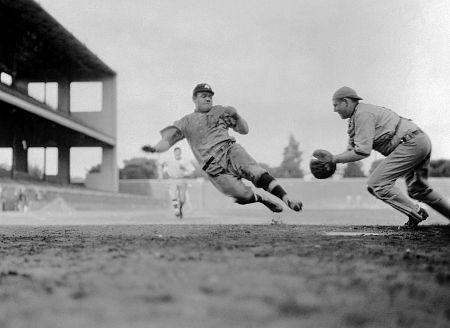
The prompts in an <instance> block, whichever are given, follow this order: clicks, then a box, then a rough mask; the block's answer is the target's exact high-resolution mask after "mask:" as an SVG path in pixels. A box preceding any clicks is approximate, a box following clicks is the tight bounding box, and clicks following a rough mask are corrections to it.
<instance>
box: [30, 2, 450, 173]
mask: <svg viewBox="0 0 450 328" xmlns="http://www.w3.org/2000/svg"><path fill="white" fill-rule="evenodd" d="M37 2H38V3H39V4H40V5H41V6H42V7H43V8H44V9H45V10H47V11H48V12H49V13H50V14H51V15H52V16H53V17H54V18H56V20H58V21H59V22H60V23H61V24H62V25H63V26H64V27H66V28H67V29H68V30H69V31H70V32H71V33H73V34H74V35H75V37H77V38H78V39H79V40H80V41H81V42H83V43H85V44H86V45H87V47H88V48H89V49H91V50H92V51H93V52H94V53H95V54H96V55H97V56H99V57H100V58H101V59H102V60H103V61H104V62H105V63H106V64H107V65H108V66H110V67H111V68H112V69H113V70H115V71H116V72H117V74H118V163H119V166H122V165H123V160H124V159H129V158H131V157H136V156H142V153H140V151H139V149H140V147H141V145H143V144H145V143H152V144H154V143H156V142H157V141H158V140H159V131H160V130H161V129H162V128H163V127H165V126H167V125H169V124H171V123H172V122H173V121H175V120H176V119H178V118H180V117H182V116H183V115H185V114H187V113H190V112H192V111H193V103H192V100H191V92H192V89H193V87H194V86H195V85H196V84H197V83H200V82H207V83H209V84H211V86H212V87H213V89H214V91H215V92H216V95H215V99H214V101H215V104H222V105H231V106H234V107H236V108H237V110H238V111H239V113H240V114H241V115H242V116H243V117H244V118H246V120H247V121H248V123H249V126H250V133H249V134H248V135H246V136H240V135H236V138H237V139H238V141H239V142H240V143H241V144H243V145H244V147H245V148H247V150H248V151H249V153H250V154H252V155H253V156H254V157H255V159H256V160H257V161H259V162H264V163H267V164H269V165H271V166H275V165H278V164H279V163H280V162H281V159H282V152H283V147H285V146H286V145H287V142H288V139H289V135H290V134H293V135H294V137H295V138H296V139H297V141H298V142H299V143H300V149H301V150H302V151H304V155H303V158H304V163H306V162H307V160H309V158H310V155H311V153H312V151H313V150H314V149H315V148H325V149H329V150H331V151H333V152H340V151H342V150H344V148H345V146H346V141H347V135H346V121H344V120H341V119H340V118H339V116H338V115H337V114H335V113H333V110H332V106H331V95H332V94H333V92H334V91H335V90H336V89H337V88H339V87H341V86H343V85H347V86H350V87H353V88H354V89H356V91H357V92H358V93H359V94H360V96H361V97H363V98H364V99H365V100H364V101H365V102H367V103H373V104H376V105H382V106H385V107H389V108H392V109H394V110H395V111H397V112H398V113H399V114H401V115H403V116H405V117H408V118H412V119H413V120H414V121H416V122H417V123H418V124H419V125H420V126H422V127H423V128H424V129H425V130H426V131H427V132H428V133H429V135H430V136H431V139H432V141H433V144H434V153H433V158H435V159H437V158H450V132H449V131H450V123H449V121H450V114H449V113H448V112H449V111H450V61H449V58H450V40H449V38H450V20H449V19H448V17H450V2H449V1H447V0H423V1H422V0H314V1H310V0H308V1H306V0H226V1H225V0H195V1H194V0H158V1H155V0H128V1H126V0H78V1H72V0H39V1H37ZM181 145H182V147H183V148H184V149H185V150H186V152H185V153H186V155H188V157H190V158H192V155H191V152H190V151H189V150H188V148H187V144H186V143H185V142H184V141H183V142H182V143H181ZM152 156H154V157H155V158H156V157H157V155H152Z"/></svg>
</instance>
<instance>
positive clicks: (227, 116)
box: [222, 106, 238, 128]
mask: <svg viewBox="0 0 450 328" xmlns="http://www.w3.org/2000/svg"><path fill="white" fill-rule="evenodd" d="M222 118H223V121H224V122H225V124H226V125H227V126H228V127H230V128H233V127H235V126H236V123H237V120H238V113H237V111H236V108H234V107H231V106H227V107H225V111H224V112H223V115H222Z"/></svg>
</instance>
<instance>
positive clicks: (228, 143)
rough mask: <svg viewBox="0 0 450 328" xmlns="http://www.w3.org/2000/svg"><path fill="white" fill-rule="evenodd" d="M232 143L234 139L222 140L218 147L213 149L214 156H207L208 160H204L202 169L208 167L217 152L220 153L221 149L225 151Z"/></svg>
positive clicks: (204, 169)
mask: <svg viewBox="0 0 450 328" xmlns="http://www.w3.org/2000/svg"><path fill="white" fill-rule="evenodd" d="M234 143H236V141H234V140H228V141H227V142H224V143H223V144H222V145H221V146H220V147H219V148H217V149H213V153H214V154H215V156H211V157H210V158H208V160H207V161H206V163H205V165H203V166H202V170H203V171H206V170H207V169H208V167H209V166H210V165H211V163H212V162H213V161H214V158H215V157H217V155H218V154H220V153H222V152H223V151H225V150H227V149H228V148H230V146H231V145H232V144H234Z"/></svg>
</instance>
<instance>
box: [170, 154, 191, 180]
mask: <svg viewBox="0 0 450 328" xmlns="http://www.w3.org/2000/svg"><path fill="white" fill-rule="evenodd" d="M162 166H163V172H165V173H166V174H167V175H168V176H169V178H172V179H182V178H184V177H185V176H187V175H189V174H191V173H192V172H193V167H192V164H191V163H190V162H189V161H188V160H187V159H184V158H180V159H176V158H171V159H170V160H167V161H165V162H164V163H163V165H162Z"/></svg>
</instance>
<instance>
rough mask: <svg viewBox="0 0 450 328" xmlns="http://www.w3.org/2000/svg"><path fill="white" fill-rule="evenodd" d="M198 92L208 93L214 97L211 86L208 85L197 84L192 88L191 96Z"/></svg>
mask: <svg viewBox="0 0 450 328" xmlns="http://www.w3.org/2000/svg"><path fill="white" fill-rule="evenodd" d="M199 92H209V93H210V94H212V95H214V91H212V89H211V86H210V85H209V84H208V83H200V84H197V85H196V86H195V88H194V91H192V95H194V96H195V95H196V94H197V93H199Z"/></svg>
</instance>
